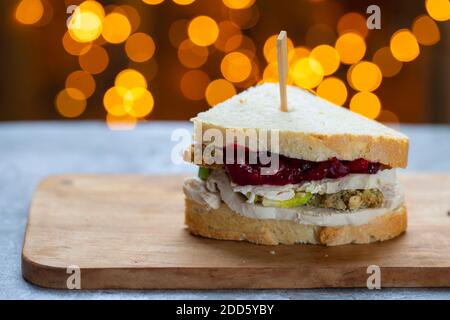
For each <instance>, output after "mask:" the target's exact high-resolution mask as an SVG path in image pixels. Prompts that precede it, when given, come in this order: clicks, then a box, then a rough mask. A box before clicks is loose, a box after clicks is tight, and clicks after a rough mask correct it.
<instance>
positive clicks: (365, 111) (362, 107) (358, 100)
mask: <svg viewBox="0 0 450 320" xmlns="http://www.w3.org/2000/svg"><path fill="white" fill-rule="evenodd" d="M350 110H352V111H353V112H356V113H359V114H361V115H363V116H365V117H367V118H369V119H376V118H377V117H378V115H379V114H380V111H381V102H380V100H379V99H378V97H377V96H376V95H375V94H373V93H372V92H358V93H356V94H355V95H354V96H353V97H352V99H351V101H350Z"/></svg>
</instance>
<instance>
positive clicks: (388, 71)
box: [372, 47, 403, 78]
mask: <svg viewBox="0 0 450 320" xmlns="http://www.w3.org/2000/svg"><path fill="white" fill-rule="evenodd" d="M372 61H373V62H374V63H375V64H376V65H377V66H378V67H379V68H380V70H381V73H382V74H383V77H386V78H389V77H393V76H395V75H396V74H397V73H399V72H400V70H401V69H402V66H403V63H402V62H401V61H398V60H397V59H395V58H394V56H393V55H392V52H391V49H389V47H383V48H380V49H378V50H377V51H376V52H375V54H374V55H373V58H372Z"/></svg>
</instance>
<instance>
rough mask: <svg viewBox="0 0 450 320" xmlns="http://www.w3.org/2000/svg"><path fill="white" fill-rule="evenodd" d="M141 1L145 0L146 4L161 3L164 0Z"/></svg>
mask: <svg viewBox="0 0 450 320" xmlns="http://www.w3.org/2000/svg"><path fill="white" fill-rule="evenodd" d="M142 1H143V2H145V3H146V4H153V5H154V4H160V3H163V2H164V0H142Z"/></svg>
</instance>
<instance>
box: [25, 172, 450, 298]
mask: <svg viewBox="0 0 450 320" xmlns="http://www.w3.org/2000/svg"><path fill="white" fill-rule="evenodd" d="M401 181H402V183H403V184H404V186H405V189H406V195H407V206H408V209H409V227H408V231H407V233H406V234H404V235H403V236H401V237H399V238H397V239H394V240H391V241H387V242H382V243H376V244H371V245H346V246H341V247H322V246H312V245H295V246H258V245H254V244H249V243H244V242H233V241H218V240H209V239H204V238H200V237H195V236H192V235H190V234H189V233H188V231H187V230H186V229H185V227H184V225H183V218H184V217H183V210H184V203H183V198H184V196H183V194H182V191H181V186H182V182H183V177H180V176H171V177H168V176H123V175H117V176H106V175H103V176H102V175H90V176H82V175H67V176H53V177H49V178H47V179H46V180H45V181H43V182H42V183H41V184H40V186H39V188H38V189H37V191H36V193H35V195H34V198H33V201H32V204H31V208H30V216H29V222H28V228H27V231H26V235H25V242H24V248H23V254H22V271H23V276H24V278H25V279H27V280H28V281H30V282H32V283H34V284H37V285H40V286H44V287H51V288H67V280H68V277H70V276H77V275H80V277H79V278H77V279H80V282H79V283H80V284H81V288H82V289H100V288H128V289H151V288H195V289H197V288H317V287H365V286H366V283H367V278H368V276H369V274H367V268H368V266H369V265H377V266H379V267H380V271H381V286H382V287H422V286H427V287H448V286H450V212H449V211H450V175H405V176H401ZM69 266H77V267H79V268H80V269H79V273H78V270H76V271H74V270H75V269H69V270H68V267H69ZM69 282H70V283H72V284H76V283H78V282H75V280H74V278H71V279H70V281H69Z"/></svg>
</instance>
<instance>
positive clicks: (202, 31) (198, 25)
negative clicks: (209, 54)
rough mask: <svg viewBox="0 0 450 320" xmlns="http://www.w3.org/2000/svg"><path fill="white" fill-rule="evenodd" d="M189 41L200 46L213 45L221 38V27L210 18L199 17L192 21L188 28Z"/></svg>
mask: <svg viewBox="0 0 450 320" xmlns="http://www.w3.org/2000/svg"><path fill="white" fill-rule="evenodd" d="M188 35H189V39H191V41H192V42H193V43H195V44H196V45H198V46H202V47H207V46H209V45H212V44H213V43H214V42H215V41H216V40H217V38H218V36H219V26H218V25H217V23H216V21H214V19H212V18H210V17H208V16H198V17H195V18H194V19H192V21H191V22H190V23H189V26H188Z"/></svg>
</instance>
